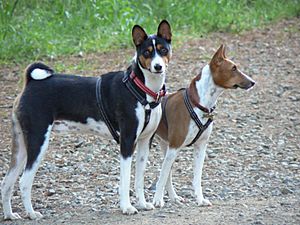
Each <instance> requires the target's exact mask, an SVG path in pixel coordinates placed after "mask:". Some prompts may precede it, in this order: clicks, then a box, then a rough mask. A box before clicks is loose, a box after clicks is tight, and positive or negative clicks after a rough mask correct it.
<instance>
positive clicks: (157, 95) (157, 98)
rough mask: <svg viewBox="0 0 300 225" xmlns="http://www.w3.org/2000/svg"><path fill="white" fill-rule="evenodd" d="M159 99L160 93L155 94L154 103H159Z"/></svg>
mask: <svg viewBox="0 0 300 225" xmlns="http://www.w3.org/2000/svg"><path fill="white" fill-rule="evenodd" d="M159 99H160V92H157V93H156V99H155V102H159Z"/></svg>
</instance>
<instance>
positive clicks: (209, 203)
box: [197, 198, 212, 206]
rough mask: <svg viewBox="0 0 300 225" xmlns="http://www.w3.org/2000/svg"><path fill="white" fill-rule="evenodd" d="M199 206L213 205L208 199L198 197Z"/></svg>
mask: <svg viewBox="0 0 300 225" xmlns="http://www.w3.org/2000/svg"><path fill="white" fill-rule="evenodd" d="M197 204H198V206H212V204H211V202H210V201H209V200H208V199H204V198H201V199H197Z"/></svg>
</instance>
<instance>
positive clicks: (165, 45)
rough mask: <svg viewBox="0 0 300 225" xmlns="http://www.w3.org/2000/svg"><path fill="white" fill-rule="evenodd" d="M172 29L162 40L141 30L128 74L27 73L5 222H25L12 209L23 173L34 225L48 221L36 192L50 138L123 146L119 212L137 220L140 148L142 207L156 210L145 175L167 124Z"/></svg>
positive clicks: (16, 111)
mask: <svg viewBox="0 0 300 225" xmlns="http://www.w3.org/2000/svg"><path fill="white" fill-rule="evenodd" d="M171 37H172V34H171V28H170V25H169V23H168V22H167V21H165V20H163V21H162V22H161V23H160V24H159V26H158V31H157V35H149V36H148V35H147V34H146V32H145V31H144V30H143V28H142V27H140V26H138V25H135V26H134V27H133V29H132V38H133V42H134V44H135V46H136V55H135V58H134V60H133V62H132V64H131V66H130V67H129V68H128V69H127V70H126V71H125V72H124V71H118V72H110V73H107V74H104V75H102V76H100V77H98V78H97V77H80V76H74V75H66V74H57V73H55V72H54V71H53V70H52V69H51V68H49V67H48V66H46V65H45V64H42V63H33V64H31V65H29V66H28V67H27V69H26V71H25V84H24V88H23V90H22V92H21V94H20V95H19V96H18V97H17V98H16V100H15V103H14V108H13V113H12V131H13V132H12V134H13V138H12V155H11V163H10V166H9V169H8V172H7V174H6V176H5V178H4V180H3V182H2V192H1V194H2V204H3V212H4V218H5V219H11V220H13V219H19V218H21V217H20V216H19V215H18V214H17V213H13V212H12V209H11V197H12V193H13V186H14V184H15V182H16V180H17V178H18V176H19V174H20V173H21V172H22V171H23V169H24V171H23V175H22V177H21V179H20V190H21V195H22V200H23V204H24V207H25V210H26V213H27V214H28V216H29V218H30V219H38V218H40V217H42V215H41V214H40V213H39V212H36V211H34V209H33V207H32V203H31V188H32V183H33V179H34V176H35V174H36V171H37V169H38V167H39V165H40V163H41V161H42V158H43V157H44V155H45V152H46V150H47V148H48V143H49V137H50V133H51V131H57V132H63V131H67V132H70V131H76V132H90V131H92V132H94V133H96V134H99V135H100V136H103V137H106V138H111V137H113V138H114V139H115V140H116V141H117V142H118V143H120V148H121V157H120V187H119V194H120V207H121V210H122V211H123V213H124V214H134V213H137V209H136V208H135V207H133V206H132V205H131V203H130V197H129V188H130V174H131V162H132V155H133V152H134V150H135V148H137V159H136V176H135V191H136V195H137V199H138V207H139V208H141V209H146V210H150V209H153V208H154V206H153V205H152V204H151V203H148V202H146V200H145V196H144V171H145V167H146V163H147V157H148V153H149V141H150V139H151V137H152V136H153V134H154V132H155V130H156V128H157V126H158V124H159V121H160V118H161V107H160V106H159V103H160V97H162V96H163V95H164V94H165V89H164V83H165V75H166V70H167V67H168V63H169V60H170V58H171V54H172V52H171Z"/></svg>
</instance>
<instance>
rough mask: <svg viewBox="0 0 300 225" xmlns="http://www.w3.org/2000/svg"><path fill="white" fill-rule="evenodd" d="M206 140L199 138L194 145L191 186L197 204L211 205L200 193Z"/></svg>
mask: <svg viewBox="0 0 300 225" xmlns="http://www.w3.org/2000/svg"><path fill="white" fill-rule="evenodd" d="M207 141H208V140H199V143H196V144H195V145H194V180H193V187H194V191H195V196H196V200H197V204H198V205H199V206H211V205H212V204H211V203H210V201H209V200H207V199H205V198H204V197H203V193H202V186H201V180H202V170H203V164H204V159H205V152H206V147H207Z"/></svg>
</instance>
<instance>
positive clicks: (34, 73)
mask: <svg viewBox="0 0 300 225" xmlns="http://www.w3.org/2000/svg"><path fill="white" fill-rule="evenodd" d="M53 73H54V70H53V69H51V68H50V67H49V66H47V65H45V64H44V63H41V62H34V63H32V64H30V65H29V66H27V68H26V69H25V85H26V84H27V83H28V82H29V81H30V80H44V79H46V78H47V77H50V76H52V74H53Z"/></svg>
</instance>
